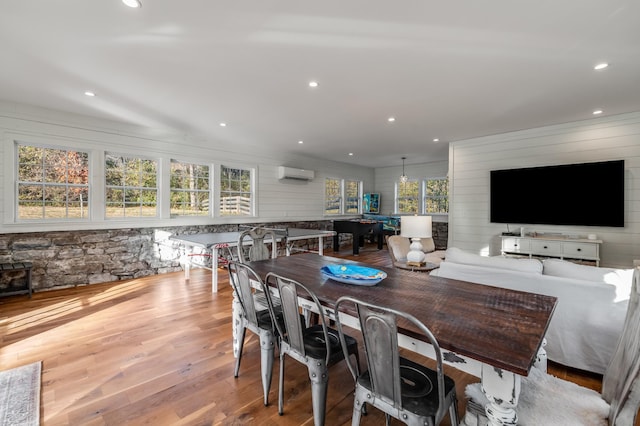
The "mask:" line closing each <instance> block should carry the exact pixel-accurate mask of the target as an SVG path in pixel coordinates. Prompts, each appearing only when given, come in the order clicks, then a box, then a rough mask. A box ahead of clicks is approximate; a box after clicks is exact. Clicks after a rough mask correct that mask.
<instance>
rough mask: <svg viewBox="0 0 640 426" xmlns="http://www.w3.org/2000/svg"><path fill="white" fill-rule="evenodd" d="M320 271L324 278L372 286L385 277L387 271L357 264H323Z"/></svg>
mask: <svg viewBox="0 0 640 426" xmlns="http://www.w3.org/2000/svg"><path fill="white" fill-rule="evenodd" d="M320 272H322V275H324V276H325V277H326V278H329V279H332V280H334V281H338V282H341V283H344V284H354V285H364V286H372V285H376V284H378V283H379V282H380V281H382V280H383V279H385V278H387V273H386V272H384V271H381V270H379V269H374V268H369V267H367V266H358V265H325V266H323V267H322V268H320Z"/></svg>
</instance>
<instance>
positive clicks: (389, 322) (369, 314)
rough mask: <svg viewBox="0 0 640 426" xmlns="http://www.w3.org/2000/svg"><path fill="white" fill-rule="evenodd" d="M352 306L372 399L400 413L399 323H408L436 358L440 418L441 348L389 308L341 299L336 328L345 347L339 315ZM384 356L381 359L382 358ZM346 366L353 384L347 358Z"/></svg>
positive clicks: (419, 327) (442, 409)
mask: <svg viewBox="0 0 640 426" xmlns="http://www.w3.org/2000/svg"><path fill="white" fill-rule="evenodd" d="M347 304H350V305H353V306H355V310H356V312H357V315H358V319H359V322H360V330H361V332H362V338H363V340H364V347H365V352H366V356H367V367H368V369H369V376H370V377H371V383H372V386H373V390H374V393H375V394H376V395H375V396H374V397H375V398H380V399H382V400H384V401H385V402H386V403H388V404H390V405H392V406H394V407H395V408H397V409H402V408H403V407H402V380H403V379H402V377H401V375H400V353H399V346H398V327H397V323H398V319H399V318H402V319H403V320H404V321H408V322H410V323H411V324H412V325H413V326H414V327H415V328H416V329H417V331H419V332H420V333H421V334H423V335H424V336H426V338H427V340H428V342H429V343H431V345H433V349H434V352H435V356H436V364H437V367H436V373H437V384H436V385H437V387H438V389H437V392H438V401H439V407H438V413H437V415H436V418H442V417H443V416H444V414H445V413H446V410H447V407H448V406H447V405H445V387H444V370H443V367H442V353H441V351H440V345H438V341H437V340H436V338H435V336H434V335H433V333H431V331H430V330H429V329H428V328H427V327H426V326H425V325H424V324H423V323H422V322H420V321H419V320H418V319H416V318H415V317H414V316H412V315H410V314H407V313H404V312H400V311H397V310H395V309H392V308H388V307H384V306H379V305H374V304H372V303H368V302H365V301H363V300H359V299H356V298H353V297H349V296H343V297H341V298H339V299H338V301H337V302H336V307H335V310H336V325H337V328H338V332H339V334H340V339H341V340H342V344H343V348H344V347H345V346H344V344H345V343H344V340H343V339H344V333H343V330H342V323H341V322H340V318H339V315H338V312H339V311H344V310H346V309H345V306H344V305H347ZM381 354H384V356H381ZM345 358H346V359H347V366H348V367H349V371H351V375H352V376H353V378H354V380H357V373H356V369H355V367H354V366H353V364H352V362H350V360H349V358H348V357H345Z"/></svg>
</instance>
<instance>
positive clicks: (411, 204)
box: [396, 180, 420, 214]
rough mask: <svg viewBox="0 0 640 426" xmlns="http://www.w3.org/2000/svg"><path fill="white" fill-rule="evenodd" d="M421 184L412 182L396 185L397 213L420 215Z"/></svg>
mask: <svg viewBox="0 0 640 426" xmlns="http://www.w3.org/2000/svg"><path fill="white" fill-rule="evenodd" d="M419 206H420V182H418V181H416V180H410V181H407V182H397V183H396V213H415V214H417V213H419V211H418V208H419Z"/></svg>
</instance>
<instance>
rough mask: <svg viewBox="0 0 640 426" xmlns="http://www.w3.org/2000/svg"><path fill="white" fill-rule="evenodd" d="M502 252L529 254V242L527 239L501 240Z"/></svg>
mask: <svg viewBox="0 0 640 426" xmlns="http://www.w3.org/2000/svg"><path fill="white" fill-rule="evenodd" d="M502 251H508V252H510V253H529V240H528V239H527V238H517V237H514V238H503V239H502Z"/></svg>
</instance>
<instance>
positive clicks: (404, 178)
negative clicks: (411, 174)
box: [400, 157, 409, 183]
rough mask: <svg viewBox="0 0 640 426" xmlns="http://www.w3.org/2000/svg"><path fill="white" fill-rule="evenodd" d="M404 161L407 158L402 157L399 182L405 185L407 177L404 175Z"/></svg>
mask: <svg viewBox="0 0 640 426" xmlns="http://www.w3.org/2000/svg"><path fill="white" fill-rule="evenodd" d="M406 159H407V157H402V176H400V182H402V183H406V182H407V181H408V180H409V178H408V177H407V175H406V174H405V173H404V160H406Z"/></svg>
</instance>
